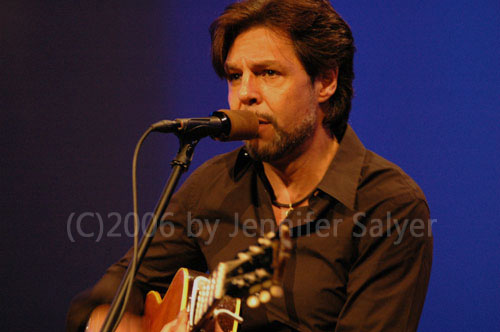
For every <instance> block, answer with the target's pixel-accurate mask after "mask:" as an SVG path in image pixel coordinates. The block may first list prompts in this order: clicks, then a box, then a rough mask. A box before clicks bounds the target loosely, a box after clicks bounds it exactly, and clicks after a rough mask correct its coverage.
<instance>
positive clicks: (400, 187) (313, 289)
mask: <svg viewBox="0 0 500 332" xmlns="http://www.w3.org/2000/svg"><path fill="white" fill-rule="evenodd" d="M305 194H308V193H305ZM273 197H274V193H273V190H272V187H271V186H270V184H269V182H268V180H267V178H266V176H265V173H264V172H263V167H262V164H261V163H260V162H257V161H254V160H252V158H251V157H250V156H249V154H248V153H247V152H246V151H245V149H244V148H240V149H238V150H236V151H233V152H230V153H227V154H224V155H220V156H217V157H215V158H213V159H211V160H209V161H207V162H206V163H205V164H203V165H202V166H201V167H199V168H198V169H197V170H195V171H194V172H193V174H192V175H191V176H190V177H189V178H188V179H187V180H186V182H185V183H184V184H183V185H182V187H181V188H180V189H179V191H178V192H177V193H176V194H175V195H174V196H173V198H172V200H171V203H170V206H169V207H168V209H167V212H166V214H165V220H164V222H163V224H162V226H161V227H160V228H159V229H158V231H157V233H156V235H155V237H154V239H153V241H152V245H151V247H150V249H149V250H148V252H147V254H146V257H145V259H144V260H143V262H142V265H141V267H140V269H139V272H138V274H137V277H136V279H137V281H136V283H135V288H134V292H133V296H132V300H131V303H130V305H129V309H130V310H132V311H135V312H138V313H139V312H141V310H143V307H142V303H143V300H144V296H145V294H146V293H147V291H149V290H152V289H155V290H159V291H160V292H164V291H165V290H166V289H167V287H168V285H169V283H170V281H171V279H172V277H173V275H174V274H175V272H176V270H177V269H178V268H180V267H187V268H191V269H195V270H198V271H211V270H213V269H215V268H216V266H217V264H218V263H219V262H221V261H226V260H231V259H233V258H234V257H235V255H236V254H237V253H238V252H239V251H242V250H245V249H246V248H247V247H249V246H250V245H252V244H255V243H256V242H257V238H258V237H259V236H261V235H263V234H265V233H267V232H269V231H275V232H276V231H277V230H278V226H277V224H278V223H277V222H276V220H275V219H274V218H275V217H274V214H273V209H272V203H271V201H272V199H273ZM281 224H283V222H282V223H280V225H281ZM286 224H287V225H289V226H290V227H291V235H292V252H291V258H290V259H289V261H288V263H287V265H286V268H285V272H284V279H283V288H284V296H283V297H281V298H273V299H272V300H271V301H270V302H269V303H267V304H263V305H261V306H260V307H258V308H257V309H250V308H247V307H246V306H243V308H242V311H243V312H242V314H243V318H244V319H245V321H244V323H243V324H242V326H241V330H242V331H294V330H298V331H339V332H340V331H357V332H360V331H372V332H374V331H385V332H387V331H416V329H417V325H418V321H419V317H420V314H421V311H422V307H423V304H424V299H425V294H426V291H427V285H428V281H429V276H430V268H431V262H432V235H431V224H432V223H431V221H430V219H429V210H428V206H427V203H426V200H425V197H424V194H423V193H422V191H421V190H420V188H419V187H418V186H417V184H416V183H415V182H414V181H413V180H412V179H411V178H410V177H409V176H408V175H407V174H406V173H404V172H403V171H402V170H401V169H400V168H399V167H397V166H396V165H394V164H392V163H391V162H389V161H387V160H385V159H383V158H382V157H380V156H378V155H377V154H375V153H373V152H371V151H369V150H367V149H365V147H364V146H363V144H362V143H361V142H360V140H359V139H358V137H357V136H356V134H355V133H354V131H353V130H352V128H351V127H350V126H348V127H347V129H346V132H345V134H344V136H343V138H342V141H341V142H340V146H339V148H338V151H337V153H336V155H335V157H334V159H333V161H332V163H331V165H330V166H329V168H328V170H327V171H326V173H325V175H324V177H323V179H322V180H321V182H320V183H319V185H318V186H317V188H316V190H315V191H314V192H313V194H312V195H311V198H310V199H309V205H308V206H307V207H301V208H297V209H294V210H293V211H292V212H291V213H290V214H289V216H288V220H286ZM129 258H130V252H129V253H128V254H127V255H125V256H124V258H122V259H121V260H120V261H119V262H118V263H116V264H115V265H113V266H111V267H110V268H109V269H108V271H107V272H106V274H105V275H104V277H103V278H102V279H101V280H100V281H99V283H98V284H97V285H96V286H95V287H94V289H93V290H92V292H91V293H86V294H84V295H81V296H80V297H78V298H77V299H76V300H75V301H74V303H73V305H72V309H70V313H69V321H70V322H71V321H72V320H73V321H74V322H78V324H81V323H82V321H83V320H84V319H85V318H86V317H87V315H88V313H89V312H90V310H91V308H92V307H94V306H95V305H97V304H99V303H102V302H109V301H110V300H111V299H112V297H113V294H114V291H115V290H116V288H117V287H118V284H119V282H120V279H121V276H122V275H123V273H124V271H125V268H126V265H127V264H128V261H129ZM77 311H78V313H77ZM71 324H73V325H74V324H75V323H70V325H71Z"/></svg>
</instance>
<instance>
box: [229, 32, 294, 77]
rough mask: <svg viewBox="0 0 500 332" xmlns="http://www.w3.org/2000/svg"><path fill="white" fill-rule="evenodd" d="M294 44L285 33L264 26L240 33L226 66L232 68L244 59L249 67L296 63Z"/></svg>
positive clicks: (231, 49)
mask: <svg viewBox="0 0 500 332" xmlns="http://www.w3.org/2000/svg"><path fill="white" fill-rule="evenodd" d="M295 57H296V55H295V50H294V48H293V43H292V41H291V39H290V38H288V37H287V36H286V35H285V34H284V33H282V32H280V31H276V29H270V28H267V27H263V26H258V27H254V28H250V29H248V30H246V31H244V32H242V33H240V34H239V35H238V36H237V37H236V38H235V40H234V42H233V44H232V45H231V47H230V49H229V52H228V54H227V58H226V61H225V64H224V66H225V67H226V68H232V67H235V66H237V65H238V64H239V62H240V61H242V60H243V59H244V60H245V62H246V64H247V65H251V66H270V65H279V64H282V63H283V62H290V63H293V62H295V61H294V60H295V59H293V58H295Z"/></svg>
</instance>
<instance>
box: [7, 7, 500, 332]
mask: <svg viewBox="0 0 500 332" xmlns="http://www.w3.org/2000/svg"><path fill="white" fill-rule="evenodd" d="M228 3H229V1H210V2H208V1H207V2H202V1H195V0H184V1H182V2H180V1H148V2H144V3H142V2H141V3H139V2H137V3H135V2H132V1H117V0H113V1H104V2H96V1H91V2H46V3H44V2H38V1H26V0H23V1H16V2H11V3H7V2H3V3H2V4H0V31H2V33H1V35H0V38H1V39H0V42H1V44H0V45H1V46H0V52H1V53H0V73H1V83H2V84H1V86H2V88H1V95H0V110H1V118H0V125H1V128H0V138H1V142H2V144H1V148H0V149H1V150H0V152H1V153H2V154H1V156H2V158H1V164H0V165H1V169H2V172H1V177H0V180H1V182H0V183H1V188H2V195H1V200H0V204H1V205H0V207H1V213H2V219H3V220H2V222H1V223H0V224H1V226H0V227H1V234H2V239H3V240H2V245H1V248H0V249H1V257H2V259H3V261H4V262H3V263H4V264H3V267H2V270H1V271H2V272H1V278H2V285H3V287H2V291H1V293H2V297H1V303H0V306H1V307H0V317H2V318H1V320H2V326H3V329H4V330H8V331H11V330H34V331H57V330H62V329H63V326H64V319H65V314H66V310H67V306H68V304H69V301H70V299H71V298H72V297H73V296H74V295H75V294H76V293H77V292H79V291H81V290H83V289H84V288H86V287H89V286H91V285H92V284H93V283H94V282H95V281H96V280H97V279H98V278H99V277H100V275H101V274H102V273H103V272H104V270H105V268H106V267H107V266H109V265H110V264H111V263H113V262H114V261H115V260H116V259H118V258H119V257H120V256H121V255H122V253H123V252H124V251H125V250H126V249H127V248H128V247H129V246H130V245H131V243H132V239H131V238H129V237H127V236H126V235H125V227H126V222H125V216H126V215H127V213H128V212H130V211H131V206H132V203H131V185H130V172H131V157H132V152H133V149H134V146H135V142H136V141H137V139H138V138H139V136H140V134H141V133H142V131H143V130H145V129H146V128H147V126H149V124H151V123H153V122H155V121H157V120H159V119H163V118H177V117H190V116H206V115H208V114H209V113H211V112H212V111H214V110H216V109H220V108H225V107H227V102H226V86H225V83H224V82H223V81H221V80H219V79H218V78H217V77H216V75H215V74H214V72H213V70H212V68H211V65H210V59H209V47H210V41H209V35H208V26H209V24H210V23H211V21H212V20H213V19H214V18H215V17H216V16H217V15H218V14H219V13H220V12H221V11H222V10H223V8H224V6H225V5H226V4H228ZM334 7H335V8H336V9H337V11H338V12H339V13H341V15H342V16H343V17H344V18H345V19H346V21H347V22H348V23H349V24H350V26H351V28H352V30H353V33H354V37H355V42H356V46H357V49H358V51H357V53H356V56H355V71H356V79H355V83H354V85H355V89H356V96H355V99H354V102H353V110H352V116H351V120H350V123H351V125H352V126H353V127H354V129H355V130H356V132H357V134H358V135H359V136H360V138H361V139H362V141H363V142H364V144H365V145H366V146H367V147H368V148H369V149H371V150H374V151H375V152H377V153H379V154H380V155H382V156H384V157H385V158H387V159H389V160H391V161H393V162H395V163H396V164H398V165H400V166H401V167H402V168H403V169H404V170H406V172H407V173H408V174H410V175H411V176H412V177H413V178H414V179H415V180H416V181H417V182H418V183H419V184H420V186H421V187H422V189H423V190H424V192H425V193H426V195H427V198H428V201H429V205H430V208H431V213H432V218H434V219H436V220H437V222H436V223H434V227H433V232H434V237H435V238H434V243H435V246H434V262H433V267H432V276H431V280H430V285H429V292H428V295H427V300H426V303H425V307H424V311H423V314H422V319H421V323H420V327H419V331H471V330H472V331H496V330H500V315H498V312H499V309H500V264H499V263H498V261H499V259H498V256H499V252H500V250H499V246H500V226H499V222H498V216H499V215H500V208H499V206H500V205H499V204H498V202H497V201H498V198H499V196H500V192H499V190H498V187H499V184H500V181H499V172H498V169H499V167H498V165H499V164H500V158H499V153H498V150H499V142H500V137H499V129H500V126H499V124H500V121H499V120H500V117H499V105H500V93H499V91H500V79H499V77H500V72H499V71H500V65H499V59H500V19H499V17H500V2H498V1H497V0H495V1H493V0H492V1H488V0H482V1H465V0H455V1H451V0H442V1H430V0H424V1H384V2H379V1H347V0H343V1H341V0H339V1H335V2H334ZM236 146H238V144H237V143H217V142H212V141H211V140H209V139H207V140H204V141H202V142H201V143H200V144H199V146H198V148H197V151H196V154H195V159H194V161H193V166H192V168H191V169H194V167H196V166H198V165H200V164H201V163H202V162H203V161H204V160H206V159H208V158H210V157H211V156H213V155H215V154H217V153H221V152H225V151H228V150H230V149H233V148H235V147H236ZM176 148H177V141H176V139H175V138H174V137H173V136H172V137H170V136H160V135H155V136H152V138H151V139H150V140H148V141H147V142H146V144H145V147H144V149H143V151H142V153H141V155H140V162H139V194H140V208H141V210H142V211H143V212H145V211H150V210H151V209H152V208H153V206H154V205H155V202H156V198H157V197H158V195H159V193H160V191H161V189H162V187H163V182H164V179H165V178H166V176H167V174H168V169H169V166H168V163H169V161H170V160H171V158H172V157H173V155H174V153H175V151H176ZM84 212H93V213H96V215H97V214H99V215H101V216H102V218H103V221H102V222H100V221H99V219H98V218H97V217H92V218H87V219H85V222H84V223H83V224H82V225H83V226H82V228H83V230H84V231H85V232H86V233H91V232H95V233H97V231H98V230H99V226H100V225H103V227H104V230H105V233H108V232H109V231H110V229H111V228H112V226H113V225H114V224H116V221H117V220H118V219H117V217H112V216H108V215H109V214H110V213H112V212H117V213H119V214H120V215H121V216H122V217H121V218H122V219H121V220H119V221H120V222H119V224H118V226H117V229H116V231H115V232H112V234H116V233H117V234H119V235H120V236H105V235H106V234H104V236H103V237H102V238H100V239H98V238H97V235H96V236H90V237H83V236H78V234H76V231H75V224H74V222H73V223H70V224H69V226H70V227H69V231H68V220H69V217H70V215H71V214H74V215H75V214H76V215H81V214H82V213H84ZM129 227H130V226H129ZM71 235H72V236H73V241H72V240H71V238H72V237H71Z"/></svg>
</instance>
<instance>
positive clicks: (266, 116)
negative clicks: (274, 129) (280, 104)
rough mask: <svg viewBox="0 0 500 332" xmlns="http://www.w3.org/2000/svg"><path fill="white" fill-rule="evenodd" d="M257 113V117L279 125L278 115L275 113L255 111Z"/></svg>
mask: <svg viewBox="0 0 500 332" xmlns="http://www.w3.org/2000/svg"><path fill="white" fill-rule="evenodd" d="M255 115H257V117H259V118H261V119H264V120H266V121H267V122H269V123H270V124H272V125H273V126H276V125H277V121H276V117H275V116H274V115H273V114H269V113H264V112H260V111H255Z"/></svg>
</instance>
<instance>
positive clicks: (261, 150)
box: [245, 139, 282, 162]
mask: <svg viewBox="0 0 500 332" xmlns="http://www.w3.org/2000/svg"><path fill="white" fill-rule="evenodd" d="M245 148H246V150H247V152H248V154H249V155H250V157H252V159H254V160H257V161H264V162H271V161H275V160H277V159H280V158H281V157H282V153H280V151H278V149H277V148H276V146H275V145H273V144H272V143H265V142H263V141H262V140H260V139H252V140H249V141H245Z"/></svg>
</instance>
